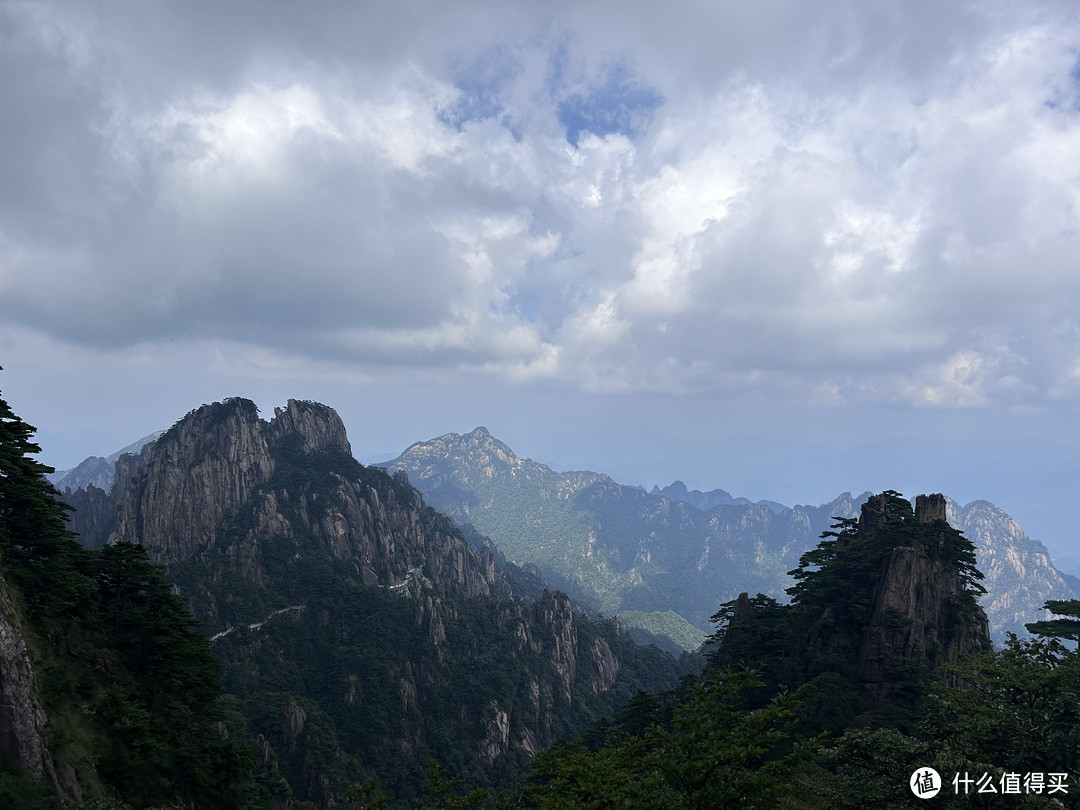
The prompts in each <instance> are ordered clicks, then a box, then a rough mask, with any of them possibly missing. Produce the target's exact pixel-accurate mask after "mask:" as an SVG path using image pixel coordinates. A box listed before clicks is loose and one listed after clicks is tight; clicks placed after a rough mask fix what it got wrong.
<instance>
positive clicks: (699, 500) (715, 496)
mask: <svg viewBox="0 0 1080 810" xmlns="http://www.w3.org/2000/svg"><path fill="white" fill-rule="evenodd" d="M652 494H653V495H663V496H664V497H665V498H667V499H668V500H669V501H681V502H682V503H688V504H690V505H691V506H694V507H697V508H698V509H700V510H701V511H702V512H707V511H709V510H710V509H712V508H713V507H714V506H745V505H747V504H750V503H752V501H751V500H750V499H749V498H736V497H733V496H732V495H731V493H730V492H727V491H726V490H723V489H710V490H709V491H708V492H702V491H701V490H699V489H687V487H686V484H684V483H683V482H682V481H675V482H673V483H671V484H668V485H667V486H666V487H664V488H663V489H660V487H658V486H653V488H652ZM758 503H759V504H761V505H762V506H768V507H769V508H770V509H772V510H773V511H774V512H780V511H783V509H784V505H783V504H782V503H778V502H777V501H758Z"/></svg>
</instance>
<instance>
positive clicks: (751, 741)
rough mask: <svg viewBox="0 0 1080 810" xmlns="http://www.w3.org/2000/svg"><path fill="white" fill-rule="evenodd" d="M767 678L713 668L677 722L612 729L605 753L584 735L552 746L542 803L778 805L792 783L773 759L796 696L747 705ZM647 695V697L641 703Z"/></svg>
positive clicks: (534, 789) (540, 782)
mask: <svg viewBox="0 0 1080 810" xmlns="http://www.w3.org/2000/svg"><path fill="white" fill-rule="evenodd" d="M761 685H762V682H761V681H760V680H758V678H757V676H756V673H753V672H749V671H725V672H718V673H713V674H710V675H709V676H706V677H704V678H701V679H700V680H696V682H695V683H693V684H692V685H690V686H689V687H687V689H686V693H685V695H684V699H683V700H682V701H681V702H680V703H679V704H678V705H677V706H676V707H675V708H674V710H673V712H672V714H671V716H670V720H669V721H667V722H660V723H649V724H648V725H645V726H644V727H643V728H640V730H638V729H635V728H634V724H633V723H631V724H627V725H624V726H623V727H622V728H616V729H612V730H609V731H608V732H607V740H606V741H605V744H603V745H601V746H600V747H598V748H597V749H596V750H590V749H589V748H588V747H587V745H586V744H585V741H584V740H579V741H577V742H574V743H571V744H569V745H564V746H559V747H556V748H554V749H552V750H550V751H548V752H545V753H544V754H542V755H540V756H539V757H538V758H537V761H536V764H535V766H534V773H535V777H534V782H533V784H532V785H531V786H530V788H529V797H530V799H531V800H532V801H533V802H535V804H536V806H538V807H541V808H557V807H588V808H615V807H635V808H670V807H677V808H712V807H757V806H769V805H771V804H775V802H776V801H777V800H778V797H779V796H780V795H782V793H783V792H784V788H783V783H782V780H780V779H778V778H777V774H776V773H775V772H774V771H772V770H767V769H764V768H763V765H764V764H765V763H766V761H767V759H768V757H769V755H770V754H771V753H773V752H774V751H775V750H776V748H777V746H778V745H779V744H780V743H781V742H782V741H783V740H785V739H786V737H787V736H788V730H789V728H790V722H791V718H792V717H793V713H794V708H795V706H796V701H795V699H794V697H793V696H792V695H790V694H786V693H784V694H779V695H777V696H775V697H774V698H773V699H772V700H770V701H769V702H768V703H767V704H766V705H765V706H763V707H761V708H756V709H746V708H745V703H746V697H747V695H748V693H749V692H750V691H751V690H753V689H755V688H757V687H760V686H761ZM646 702H647V701H645V700H644V699H643V698H641V697H639V698H638V699H637V703H638V707H637V708H638V709H639V710H640V708H641V707H642V705H643V704H645V703H646ZM654 709H655V706H653V707H651V709H650V711H652V710H654ZM635 713H636V712H631V713H630V715H629V716H630V717H632V716H633V715H634V714H635ZM632 729H633V731H632ZM635 732H636V733H635Z"/></svg>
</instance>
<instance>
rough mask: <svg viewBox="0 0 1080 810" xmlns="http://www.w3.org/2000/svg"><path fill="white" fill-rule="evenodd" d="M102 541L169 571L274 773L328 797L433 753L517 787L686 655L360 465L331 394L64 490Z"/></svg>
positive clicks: (84, 529) (392, 782) (170, 446)
mask: <svg viewBox="0 0 1080 810" xmlns="http://www.w3.org/2000/svg"><path fill="white" fill-rule="evenodd" d="M66 497H67V498H68V500H69V501H70V502H72V503H73V504H74V505H75V506H76V507H77V509H78V511H76V513H75V514H74V515H73V517H72V523H71V525H72V527H73V528H74V530H75V531H79V532H80V533H81V534H82V535H83V538H82V539H84V540H86V541H87V545H90V546H94V545H97V544H99V543H102V542H107V547H109V548H112V547H113V546H115V545H117V544H120V545H123V544H124V543H127V542H131V543H137V544H139V545H140V546H142V547H143V548H145V549H146V552H147V554H148V556H149V558H150V559H151V560H152V561H154V562H157V563H160V564H162V565H164V566H165V568H166V571H167V575H168V576H169V578H170V579H171V581H172V582H173V583H174V585H175V587H177V588H178V589H179V592H180V594H181V595H182V597H183V598H184V600H185V601H186V603H187V605H188V607H189V609H190V610H191V612H192V613H193V615H194V616H195V617H196V618H197V619H198V620H199V621H200V622H202V624H203V628H204V632H205V634H206V635H207V636H208V637H209V639H210V641H211V646H212V650H213V652H214V654H215V656H216V657H217V658H218V659H219V661H221V663H222V667H223V675H222V688H223V691H224V693H225V695H226V699H227V700H228V701H229V702H230V705H232V706H233V707H234V708H235V711H237V712H238V713H239V714H240V715H241V716H242V717H243V718H244V720H245V722H246V724H247V726H248V728H249V730H250V733H251V734H252V735H253V736H254V737H256V738H257V739H258V740H259V745H260V746H262V750H263V761H264V765H265V767H264V768H263V769H262V774H263V783H264V785H266V787H267V789H268V790H270V791H271V792H272V793H273V795H274V796H275V797H278V798H280V799H281V801H282V802H285V801H286V800H291V797H295V798H297V799H305V800H309V801H314V802H315V803H316V804H318V805H319V806H330V805H332V804H334V803H335V802H340V801H342V798H343V797H344V796H346V795H348V794H350V792H355V791H356V790H358V789H360V787H362V786H363V785H364V784H365V782H366V780H368V779H371V780H375V781H374V782H372V783H371V784H374V785H376V786H377V787H378V789H380V790H382V791H384V792H385V793H386V794H387V795H388V796H389V798H390V800H391V803H392V806H395V807H396V806H406V805H407V804H408V803H409V802H410V801H411V800H412V799H413V798H414V797H415V796H416V795H417V791H418V789H419V786H420V784H421V782H422V781H423V779H424V775H425V773H426V770H427V766H428V763H429V761H430V760H432V759H435V760H437V761H438V762H440V763H441V764H442V765H443V767H445V768H447V769H448V770H449V771H450V772H451V773H452V774H459V775H460V774H468V775H470V777H472V778H475V779H480V780H481V781H483V782H484V783H485V784H489V785H504V786H505V785H510V784H513V783H514V781H515V780H516V779H519V778H520V777H521V776H522V774H523V773H524V771H525V769H526V767H527V762H528V760H529V758H530V756H531V754H532V753H534V752H536V751H539V750H541V749H543V748H545V747H547V746H549V745H551V744H552V743H554V742H555V741H556V740H557V739H559V738H561V737H563V736H566V735H569V734H573V733H576V732H578V731H581V730H583V729H584V727H585V725H586V724H587V723H588V722H590V721H591V720H593V719H596V718H599V717H602V716H606V715H609V714H610V713H611V712H613V711H615V710H616V709H617V708H619V707H620V706H621V705H622V703H624V702H625V701H626V700H627V699H628V698H629V697H630V696H631V695H632V694H634V693H635V692H637V691H638V690H640V689H650V690H654V689H658V688H670V687H671V686H673V685H674V684H675V683H676V681H677V679H678V678H679V677H680V676H681V675H682V674H684V673H685V672H686V671H687V667H690V666H692V664H691V663H685V664H681V665H680V664H679V663H678V662H677V661H676V660H675V659H674V658H673V657H672V656H670V655H667V654H665V653H663V652H661V651H660V650H657V649H656V648H655V647H639V646H637V645H636V644H635V643H634V642H633V641H632V640H631V639H630V638H629V637H628V636H627V635H626V634H625V633H624V632H622V630H621V628H620V626H619V624H618V622H616V621H615V620H605V621H591V620H589V619H587V618H584V617H581V616H577V615H575V614H574V612H573V610H572V607H571V603H570V600H569V598H568V597H567V596H565V595H564V594H561V593H558V592H555V591H552V590H551V589H549V588H546V587H544V583H543V582H542V581H540V580H538V579H537V578H536V577H535V576H533V575H531V574H529V573H527V572H525V571H522V570H521V569H519V568H518V567H516V566H514V565H511V564H508V563H503V562H502V561H501V558H500V556H499V555H498V554H497V553H496V552H494V551H492V550H491V549H490V548H487V547H485V546H483V544H482V543H480V542H479V541H478V542H477V545H478V546H479V547H473V546H472V545H470V543H469V542H468V541H467V540H466V539H465V537H464V535H463V534H462V532H461V531H459V530H458V528H457V527H456V526H455V525H454V523H453V522H452V521H451V520H450V519H449V518H447V517H445V516H443V515H441V514H439V513H437V512H436V511H435V510H434V509H432V508H431V507H429V506H427V505H426V504H425V503H424V500H423V498H422V496H421V495H420V493H419V492H418V491H417V490H415V489H413V488H412V487H411V486H409V484H408V483H407V480H406V479H405V478H404V476H396V477H391V476H390V475H388V474H387V473H386V472H385V471H383V470H382V469H379V468H373V467H364V466H362V465H360V464H359V463H358V462H356V461H355V460H354V458H353V456H352V451H351V447H350V445H349V441H348V438H347V436H346V432H345V428H344V425H343V424H342V423H341V420H340V418H339V417H338V415H337V414H336V413H335V412H334V411H333V410H332V409H331V408H329V407H327V406H324V405H320V404H318V403H314V402H303V401H296V400H289V402H288V404H287V406H286V407H285V408H276V409H275V413H274V416H273V418H272V419H270V420H268V421H267V420H263V419H261V418H260V417H259V414H258V411H257V409H256V407H255V405H254V403H252V402H250V401H249V400H245V399H231V400H227V401H225V402H220V403H215V404H212V405H206V406H203V407H201V408H198V409H196V410H194V411H191V412H190V413H189V414H187V415H186V416H185V417H184V418H182V419H181V420H180V421H178V422H177V423H176V424H175V425H173V426H172V427H171V428H170V429H169V430H168V431H166V432H165V433H164V434H163V435H161V436H160V438H158V439H157V440H156V441H154V442H153V443H150V444H147V445H145V446H144V447H143V448H142V449H141V451H140V453H139V454H138V455H134V454H128V455H124V456H121V457H120V458H119V459H118V460H117V462H116V468H115V481H114V484H113V487H112V490H111V492H110V493H108V494H107V493H105V492H104V490H102V489H100V488H96V487H93V486H91V487H88V488H86V489H84V490H79V491H76V492H72V493H68V495H67V496H66Z"/></svg>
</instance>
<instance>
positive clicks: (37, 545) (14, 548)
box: [0, 398, 86, 616]
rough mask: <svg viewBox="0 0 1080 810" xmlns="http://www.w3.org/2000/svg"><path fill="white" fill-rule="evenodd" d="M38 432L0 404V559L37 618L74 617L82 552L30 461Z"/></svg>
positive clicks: (38, 466) (43, 470) (81, 583)
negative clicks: (46, 616) (65, 614)
mask: <svg viewBox="0 0 1080 810" xmlns="http://www.w3.org/2000/svg"><path fill="white" fill-rule="evenodd" d="M35 432H36V428H34V427H33V426H32V425H28V424H27V423H26V422H24V421H22V420H21V419H20V418H19V417H18V416H16V415H15V414H14V412H12V410H11V407H10V406H9V405H8V403H7V402H6V401H5V400H4V399H3V398H0V559H2V560H3V562H4V563H5V564H6V565H7V567H8V572H9V573H10V574H11V575H12V576H13V578H14V580H15V583H16V584H17V585H18V586H19V588H20V589H21V591H22V593H23V599H24V601H25V602H26V603H27V605H28V606H29V607H30V609H31V611H32V612H33V613H34V614H35V615H39V616H40V615H41V614H47V615H51V616H55V615H59V614H62V613H66V612H73V611H75V610H76V609H77V608H78V606H79V603H80V602H81V601H82V598H83V597H84V596H85V585H86V582H85V580H84V578H83V577H81V576H80V575H79V572H78V569H79V565H80V563H81V561H82V559H83V551H82V547H81V546H79V544H78V543H77V542H75V539H74V536H73V535H72V533H71V532H69V531H68V530H67V527H66V525H65V521H66V519H67V514H68V511H69V508H68V507H67V506H65V505H64V504H62V503H61V502H60V501H59V500H58V499H57V497H56V490H55V489H54V487H53V485H52V484H50V483H49V481H48V480H47V479H46V478H45V476H46V475H47V474H48V473H51V472H52V471H53V469H52V467H47V466H46V465H44V464H42V463H40V462H39V461H37V460H36V459H35V458H34V457H33V456H34V455H35V454H37V453H40V452H41V448H40V447H39V446H38V445H37V444H35V443H34V442H33V441H31V439H32V437H33V435H34V433H35Z"/></svg>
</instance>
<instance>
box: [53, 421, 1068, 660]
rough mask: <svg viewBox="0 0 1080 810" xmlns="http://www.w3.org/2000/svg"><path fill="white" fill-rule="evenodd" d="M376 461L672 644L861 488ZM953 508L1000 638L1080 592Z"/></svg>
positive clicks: (849, 511) (93, 462)
mask: <svg viewBox="0 0 1080 810" xmlns="http://www.w3.org/2000/svg"><path fill="white" fill-rule="evenodd" d="M160 435H161V433H160V432H158V433H155V434H151V435H150V436H146V437H144V438H142V439H140V440H139V441H137V442H135V443H133V444H132V445H129V446H128V447H126V448H124V449H123V450H121V451H118V452H117V453H114V454H113V455H112V456H110V457H108V458H98V457H92V458H88V459H86V460H85V461H84V462H82V463H81V464H80V465H78V466H77V467H75V468H74V469H72V470H66V471H59V472H57V473H55V474H54V475H53V476H51V478H52V479H53V481H54V483H55V484H56V485H57V486H58V487H59V488H60V489H64V488H65V487H69V488H71V489H72V490H77V489H79V488H80V487H82V488H85V487H86V486H87V485H88V484H89V485H92V486H93V487H96V488H99V489H102V490H106V491H107V490H108V489H109V488H110V487H111V486H112V470H111V468H112V466H113V465H114V464H115V461H116V460H117V459H118V458H119V457H120V456H121V455H122V454H124V453H132V452H134V451H137V450H139V449H140V448H142V447H143V446H145V445H147V444H152V443H153V441H154V440H155V438H157V437H158V436H160ZM378 466H381V467H384V468H386V469H387V470H389V471H391V472H393V471H396V470H399V469H400V470H402V471H404V472H405V473H406V474H407V475H408V476H409V480H410V481H411V482H412V483H413V484H414V485H415V486H416V487H417V488H418V489H419V490H420V491H421V492H423V493H424V496H425V498H426V499H427V501H428V502H429V503H430V504H431V505H432V506H434V507H435V508H436V509H438V510H439V511H441V512H443V513H445V514H447V515H449V516H450V517H452V518H453V519H454V520H455V521H457V522H458V523H459V524H461V525H463V526H467V527H468V526H471V527H474V528H475V532H476V534H477V535H478V536H486V537H488V538H490V539H491V541H492V542H493V543H494V544H495V545H496V546H497V548H498V550H499V551H501V553H503V554H505V555H506V558H507V559H508V560H510V561H513V562H515V563H517V564H519V565H523V566H532V567H534V568H535V570H536V571H537V572H538V573H539V574H540V575H541V576H543V577H544V578H545V579H546V580H547V581H548V582H549V583H550V584H552V585H553V586H554V587H558V588H561V589H563V590H565V591H566V592H567V593H568V594H570V595H571V596H572V597H573V598H574V599H578V600H581V601H582V603H583V605H584V606H586V607H587V608H588V609H590V610H591V611H593V612H595V613H600V614H607V615H613V614H618V615H619V616H620V617H621V619H622V622H623V624H624V626H626V627H627V628H628V629H629V630H630V632H631V633H632V634H634V635H635V637H636V638H637V639H638V640H639V641H643V642H648V641H654V642H656V643H658V644H660V645H661V646H663V647H665V648H667V649H669V650H672V651H676V650H679V649H692V648H695V647H696V646H697V645H698V644H699V643H700V641H701V640H702V639H703V638H704V635H705V633H706V632H709V631H710V630H711V625H710V624H709V618H710V617H711V616H712V614H713V613H714V612H715V610H716V607H717V605H718V604H719V603H720V602H722V601H726V600H728V599H732V598H734V597H735V596H736V595H737V594H738V593H740V592H741V591H744V590H747V591H750V592H756V591H760V592H762V593H765V594H767V595H771V596H774V597H777V598H781V599H783V598H784V596H785V595H784V589H785V588H787V587H788V586H789V585H790V581H789V579H788V577H787V571H789V570H791V569H792V568H794V567H795V565H796V564H797V563H798V560H799V557H800V556H801V554H802V553H803V552H804V551H806V550H808V549H810V548H813V547H814V546H815V545H816V544H817V542H818V540H819V536H820V534H821V532H822V531H824V530H826V529H827V528H829V526H830V524H831V522H832V519H833V518H834V517H854V516H855V515H857V514H858V510H859V508H860V506H861V504H862V503H863V502H864V501H865V500H866V497H867V495H868V494H869V493H862V494H860V495H858V496H853V495H851V494H850V493H842V494H840V495H838V496H837V497H836V498H834V499H833V500H831V501H829V502H828V503H825V504H820V505H818V506H809V505H795V506H791V507H789V506H786V505H784V504H782V503H779V502H777V501H772V500H760V501H757V502H751V501H750V500H749V499H747V498H741V497H737V496H733V495H731V494H730V493H729V492H726V491H725V490H722V489H713V490H710V491H707V492H702V491H699V490H689V489H688V488H687V487H686V485H685V484H683V483H682V482H681V481H675V482H673V483H672V484H670V485H668V486H666V487H663V488H662V489H661V488H659V487H653V489H652V491H651V492H647V491H646V490H644V489H642V488H641V487H636V486H628V485H625V484H620V483H618V482H616V481H615V480H614V479H612V478H611V477H610V476H608V475H605V474H602V473H598V472H591V471H565V470H564V471H556V470H555V469H553V468H552V467H550V466H548V465H546V464H542V463H539V462H536V461H533V460H532V459H529V458H522V457H520V456H518V455H517V454H516V453H514V451H513V450H512V449H511V448H510V447H509V446H507V445H506V444H505V443H503V442H501V441H499V440H498V439H497V438H495V437H494V436H492V435H491V433H490V432H489V431H488V430H487V429H486V428H483V427H478V428H476V429H475V430H473V431H471V432H470V433H467V434H463V435H459V434H456V433H449V434H446V435H444V436H440V437H437V438H434V439H430V440H428V441H424V442H417V443H415V444H413V445H412V446H410V447H409V448H408V449H406V450H405V451H404V452H403V453H402V454H401V455H400V456H398V457H397V458H394V459H391V460H389V461H385V462H380V463H379V465H378ZM80 497H82V496H81V495H80V494H79V493H77V492H76V493H74V495H73V497H72V500H73V502H75V503H78V501H79V498H80ZM949 520H950V522H951V523H952V524H953V525H954V526H956V527H957V528H959V529H961V530H962V531H963V532H965V534H967V536H968V537H970V538H971V540H972V541H973V542H975V544H976V547H977V549H978V554H979V564H980V566H981V568H982V570H983V572H984V573H985V574H986V580H985V582H984V584H985V587H986V588H987V591H988V593H987V595H986V596H985V597H984V598H983V605H984V607H985V608H986V611H987V613H988V615H989V617H990V623H991V631H992V634H993V637H994V639H995V641H997V642H1001V641H1002V640H1003V639H1004V638H1005V635H1006V634H1007V633H1008V632H1016V633H1019V634H1021V635H1022V634H1024V633H1025V631H1024V628H1023V625H1024V624H1025V623H1026V622H1030V621H1034V620H1037V619H1038V618H1041V617H1042V616H1043V613H1044V612H1043V611H1042V610H1041V607H1042V605H1043V603H1044V602H1045V601H1046V600H1047V599H1068V598H1074V596H1075V595H1076V594H1080V581H1078V580H1077V579H1076V578H1074V577H1072V576H1069V575H1068V574H1064V573H1062V572H1061V571H1059V570H1058V569H1057V568H1055V567H1054V565H1053V563H1052V561H1051V560H1050V557H1049V553H1048V551H1047V549H1046V547H1045V546H1044V545H1043V544H1042V543H1041V542H1040V541H1038V540H1035V539H1032V538H1030V537H1028V536H1027V535H1026V534H1025V533H1024V531H1023V529H1022V528H1021V527H1020V526H1019V525H1017V524H1016V522H1015V521H1014V520H1013V519H1012V518H1011V517H1010V516H1009V515H1007V514H1006V513H1005V512H1004V511H1003V510H1001V509H1000V508H999V507H997V506H995V505H994V504H991V503H989V502H987V501H981V500H980V501H973V502H971V503H968V504H966V505H961V504H959V503H956V502H954V501H952V500H949ZM83 528H84V531H85V533H86V537H87V538H94V537H96V538H97V540H96V542H97V543H99V544H100V543H103V542H105V540H106V539H107V538H106V536H104V535H102V534H101V527H98V529H96V530H95V529H94V528H93V527H90V526H89V525H86V526H84V527H83Z"/></svg>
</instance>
